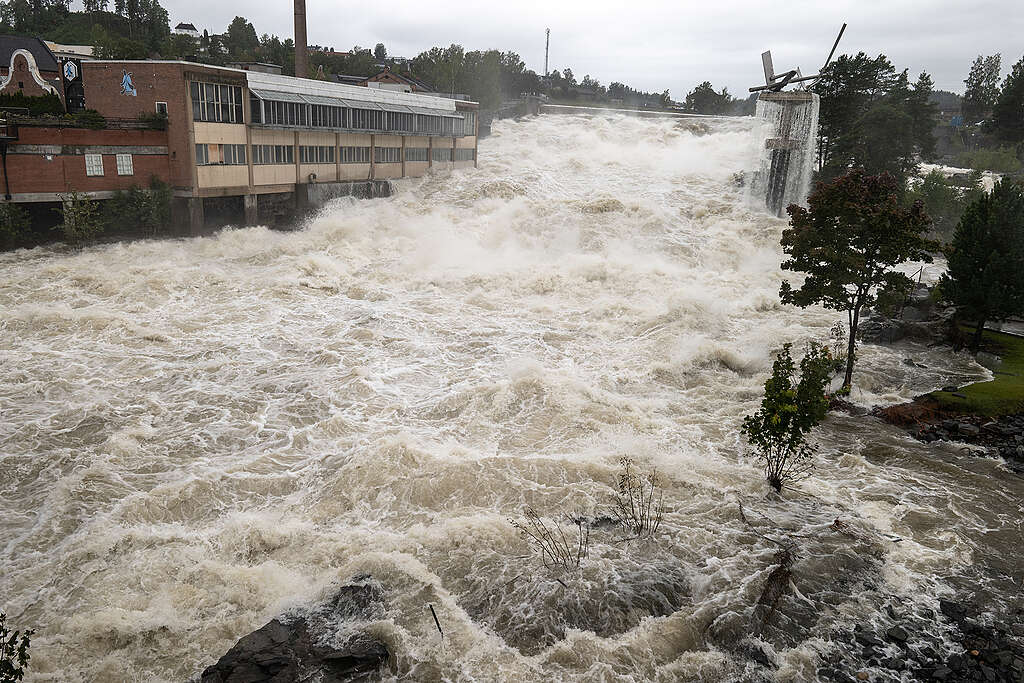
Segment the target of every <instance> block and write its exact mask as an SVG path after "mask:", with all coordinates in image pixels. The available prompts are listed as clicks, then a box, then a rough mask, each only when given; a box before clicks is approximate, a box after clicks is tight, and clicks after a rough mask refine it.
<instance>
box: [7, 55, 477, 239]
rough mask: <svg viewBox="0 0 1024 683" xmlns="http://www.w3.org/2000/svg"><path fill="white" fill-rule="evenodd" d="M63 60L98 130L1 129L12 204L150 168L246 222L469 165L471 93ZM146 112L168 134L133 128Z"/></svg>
mask: <svg viewBox="0 0 1024 683" xmlns="http://www.w3.org/2000/svg"><path fill="white" fill-rule="evenodd" d="M22 54H23V53H22ZM67 63H70V64H74V65H75V68H74V69H72V70H65V72H64V74H63V75H64V77H65V78H64V84H63V85H64V87H65V89H71V88H80V89H81V92H82V93H83V99H84V106H85V107H86V108H88V109H93V110H96V111H98V112H99V113H100V114H102V115H103V116H104V117H105V118H106V120H107V122H108V126H107V129H105V130H89V129H83V128H75V129H74V130H73V131H71V130H67V128H68V126H67V125H65V124H60V125H57V124H56V123H51V124H50V126H51V127H52V130H51V129H49V128H47V124H46V123H45V122H31V123H29V122H22V123H21V125H19V126H8V127H7V135H6V137H4V139H3V141H2V144H3V145H4V146H5V147H6V150H5V151H6V168H5V173H6V178H5V181H6V183H7V189H6V193H7V194H8V196H9V201H14V202H40V201H51V202H52V201H59V200H60V197H61V195H62V194H64V193H67V192H70V191H76V192H78V193H80V194H85V195H87V196H93V197H96V198H99V199H103V198H106V197H108V196H110V194H111V193H112V192H113V191H115V190H118V189H124V188H125V187H126V186H131V185H133V184H137V185H139V186H145V185H147V184H148V183H149V181H150V178H151V177H156V178H159V179H161V180H163V181H165V182H167V183H168V184H169V185H171V187H172V188H173V191H174V204H175V206H174V209H175V214H176V215H177V217H178V220H179V221H180V222H183V223H187V224H188V225H189V226H191V227H192V228H193V229H199V228H201V227H202V226H203V225H204V224H205V223H207V220H206V219H207V215H208V214H210V213H215V214H217V215H218V216H224V215H227V217H228V219H229V222H241V221H243V220H244V221H245V223H247V224H254V223H256V222H258V221H261V220H262V216H263V214H264V213H265V210H269V209H271V208H274V207H276V208H279V207H281V206H283V205H288V204H289V203H290V204H291V206H298V207H300V208H301V207H302V206H304V205H307V204H309V203H315V202H318V201H321V200H323V199H325V198H328V197H331V196H335V195H339V194H370V195H373V194H374V193H379V190H380V187H381V185H383V184H386V183H385V182H384V181H389V180H392V179H397V178H404V177H413V176H420V175H423V174H424V173H426V172H427V171H428V170H429V169H431V168H462V167H468V166H475V165H476V162H477V135H476V133H477V105H476V103H473V102H466V101H456V100H454V99H449V98H445V97H442V96H436V95H426V94H415V93H405V92H396V91H393V90H388V89H377V88H367V87H360V86H353V85H346V84H342V83H333V82H327V81H319V80H311V79H304V78H294V77H290V76H282V75H280V74H274V73H264V72H261V71H256V70H251V69H249V70H246V69H236V68H226V67H216V66H209V65H204V64H195V63H190V62H182V61H107V60H83V61H80V62H79V61H75V62H67ZM69 75H70V76H74V78H68V76H69ZM154 114H166V128H165V130H160V129H159V128H160V126H157V127H156V128H155V129H154V127H153V126H152V125H150V127H149V129H146V130H144V131H143V130H139V129H140V128H143V127H144V126H142V125H140V121H142V120H145V119H146V118H147V115H149V120H150V123H151V124H152V119H153V116H152V115H154ZM234 215H237V217H233V216H234Z"/></svg>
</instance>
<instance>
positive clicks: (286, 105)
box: [263, 100, 310, 127]
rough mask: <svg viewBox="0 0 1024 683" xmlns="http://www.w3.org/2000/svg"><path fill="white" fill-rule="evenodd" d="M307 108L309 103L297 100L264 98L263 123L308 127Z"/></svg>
mask: <svg viewBox="0 0 1024 683" xmlns="http://www.w3.org/2000/svg"><path fill="white" fill-rule="evenodd" d="M309 108H310V105H308V104H300V103H298V102H278V101H276V100H264V102H263V123H266V124H269V125H273V126H303V127H309Z"/></svg>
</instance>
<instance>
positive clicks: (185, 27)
mask: <svg viewBox="0 0 1024 683" xmlns="http://www.w3.org/2000/svg"><path fill="white" fill-rule="evenodd" d="M174 32H175V33H180V34H181V35H183V36H192V37H193V38H198V37H199V29H197V28H196V27H195V24H186V23H184V22H182V23H180V24H178V25H177V26H175V27H174Z"/></svg>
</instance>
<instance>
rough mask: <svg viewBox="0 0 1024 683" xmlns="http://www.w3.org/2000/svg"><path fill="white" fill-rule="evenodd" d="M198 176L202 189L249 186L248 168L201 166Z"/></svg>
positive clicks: (197, 171) (197, 172)
mask: <svg viewBox="0 0 1024 683" xmlns="http://www.w3.org/2000/svg"><path fill="white" fill-rule="evenodd" d="M289 168H290V167H289ZM196 175H197V179H198V181H199V187H201V188H207V187H247V186H248V185H249V167H248V166H223V165H210V166H200V167H199V168H197V169H196Z"/></svg>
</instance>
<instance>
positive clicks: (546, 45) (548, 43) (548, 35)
mask: <svg viewBox="0 0 1024 683" xmlns="http://www.w3.org/2000/svg"><path fill="white" fill-rule="evenodd" d="M544 34H545V38H544V78H547V77H548V49H549V48H550V47H551V29H549V28H546V29H544Z"/></svg>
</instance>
